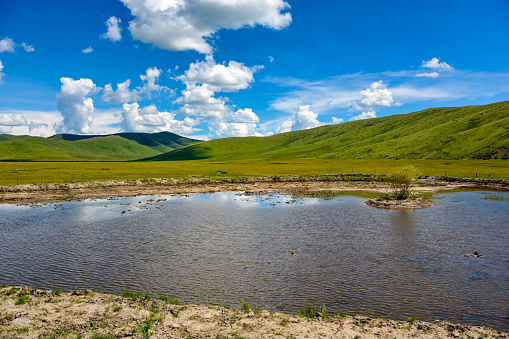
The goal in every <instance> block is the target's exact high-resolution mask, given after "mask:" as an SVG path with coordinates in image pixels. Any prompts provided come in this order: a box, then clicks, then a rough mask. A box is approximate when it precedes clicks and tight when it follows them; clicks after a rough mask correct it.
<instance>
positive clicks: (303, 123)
mask: <svg viewBox="0 0 509 339" xmlns="http://www.w3.org/2000/svg"><path fill="white" fill-rule="evenodd" d="M322 125H324V124H323V123H321V122H320V121H318V114H316V113H315V112H313V111H312V110H311V106H310V105H304V106H299V111H298V112H297V113H295V115H294V116H293V117H292V120H289V121H285V122H284V123H283V124H281V125H280V126H279V127H277V128H276V133H282V132H290V131H300V130H303V129H309V128H314V127H318V126H322Z"/></svg>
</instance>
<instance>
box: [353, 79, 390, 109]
mask: <svg viewBox="0 0 509 339" xmlns="http://www.w3.org/2000/svg"><path fill="white" fill-rule="evenodd" d="M359 93H360V95H362V97H363V98H362V100H361V102H360V105H361V106H362V107H390V106H391V105H392V103H393V101H394V100H393V99H392V92H391V91H389V90H388V89H387V85H385V84H383V83H382V80H380V81H377V82H374V83H372V84H371V86H370V87H369V88H367V89H365V90H362V91H360V92H359Z"/></svg>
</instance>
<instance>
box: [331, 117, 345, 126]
mask: <svg viewBox="0 0 509 339" xmlns="http://www.w3.org/2000/svg"><path fill="white" fill-rule="evenodd" d="M342 122H343V119H342V118H336V117H332V122H331V124H332V125H337V124H340V123H342Z"/></svg>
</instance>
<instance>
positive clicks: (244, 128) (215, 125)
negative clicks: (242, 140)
mask: <svg viewBox="0 0 509 339" xmlns="http://www.w3.org/2000/svg"><path fill="white" fill-rule="evenodd" d="M208 126H209V130H210V133H209V137H210V138H229V137H248V136H261V134H260V133H258V132H256V128H257V125H256V124H254V123H244V122H226V121H221V120H216V119H213V120H210V121H209V124H208Z"/></svg>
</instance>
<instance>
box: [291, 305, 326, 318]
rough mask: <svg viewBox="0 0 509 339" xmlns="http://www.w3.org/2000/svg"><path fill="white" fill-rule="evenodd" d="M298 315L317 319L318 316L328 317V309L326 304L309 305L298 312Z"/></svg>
mask: <svg viewBox="0 0 509 339" xmlns="http://www.w3.org/2000/svg"><path fill="white" fill-rule="evenodd" d="M297 316H299V317H304V318H309V319H317V318H326V317H327V310H326V309H325V306H323V305H322V306H319V307H316V306H307V307H306V308H305V309H304V310H302V311H300V312H299V313H297Z"/></svg>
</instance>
